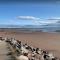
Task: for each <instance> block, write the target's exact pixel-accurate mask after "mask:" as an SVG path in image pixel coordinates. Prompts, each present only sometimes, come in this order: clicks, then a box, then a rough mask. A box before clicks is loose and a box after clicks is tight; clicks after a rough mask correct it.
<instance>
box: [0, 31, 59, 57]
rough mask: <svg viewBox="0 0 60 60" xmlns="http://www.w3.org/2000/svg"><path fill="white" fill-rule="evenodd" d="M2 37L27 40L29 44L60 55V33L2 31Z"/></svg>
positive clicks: (0, 33)
mask: <svg viewBox="0 0 60 60" xmlns="http://www.w3.org/2000/svg"><path fill="white" fill-rule="evenodd" d="M0 36H2V37H9V38H11V37H15V38H16V39H18V40H21V41H22V42H23V43H25V42H27V43H28V44H29V45H31V46H34V47H39V48H41V49H47V50H49V51H51V52H53V53H54V55H55V56H57V57H60V34H59V33H46V32H32V33H23V32H19V33H18V32H0Z"/></svg>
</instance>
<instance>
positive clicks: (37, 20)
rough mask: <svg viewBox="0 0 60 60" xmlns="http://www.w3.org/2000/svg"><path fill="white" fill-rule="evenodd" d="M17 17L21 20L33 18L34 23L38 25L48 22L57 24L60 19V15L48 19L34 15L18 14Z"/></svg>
mask: <svg viewBox="0 0 60 60" xmlns="http://www.w3.org/2000/svg"><path fill="white" fill-rule="evenodd" d="M17 19H20V20H31V21H32V22H33V24H36V25H47V24H55V23H57V22H58V21H59V19H60V18H59V17H53V18H47V19H40V18H37V17H34V16H18V17H17Z"/></svg>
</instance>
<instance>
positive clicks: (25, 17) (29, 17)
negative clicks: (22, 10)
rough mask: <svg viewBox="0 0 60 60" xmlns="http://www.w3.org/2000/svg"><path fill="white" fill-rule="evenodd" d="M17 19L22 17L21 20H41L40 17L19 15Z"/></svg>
mask: <svg viewBox="0 0 60 60" xmlns="http://www.w3.org/2000/svg"><path fill="white" fill-rule="evenodd" d="M17 19H21V20H40V18H36V17H34V16H18V17H17Z"/></svg>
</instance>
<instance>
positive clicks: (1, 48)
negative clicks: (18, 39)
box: [0, 41, 8, 60]
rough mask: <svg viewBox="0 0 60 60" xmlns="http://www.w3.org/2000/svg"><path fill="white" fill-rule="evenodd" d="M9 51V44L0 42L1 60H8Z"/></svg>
mask: <svg viewBox="0 0 60 60" xmlns="http://www.w3.org/2000/svg"><path fill="white" fill-rule="evenodd" d="M7 53H8V50H7V44H6V43H5V42H4V41H0V59H1V60H7V59H8V56H7Z"/></svg>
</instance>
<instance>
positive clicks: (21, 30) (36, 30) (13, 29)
mask: <svg viewBox="0 0 60 60" xmlns="http://www.w3.org/2000/svg"><path fill="white" fill-rule="evenodd" d="M4 31H8V32H24V33H32V32H48V33H59V32H60V30H56V31H48V30H44V29H41V28H0V32H4Z"/></svg>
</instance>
